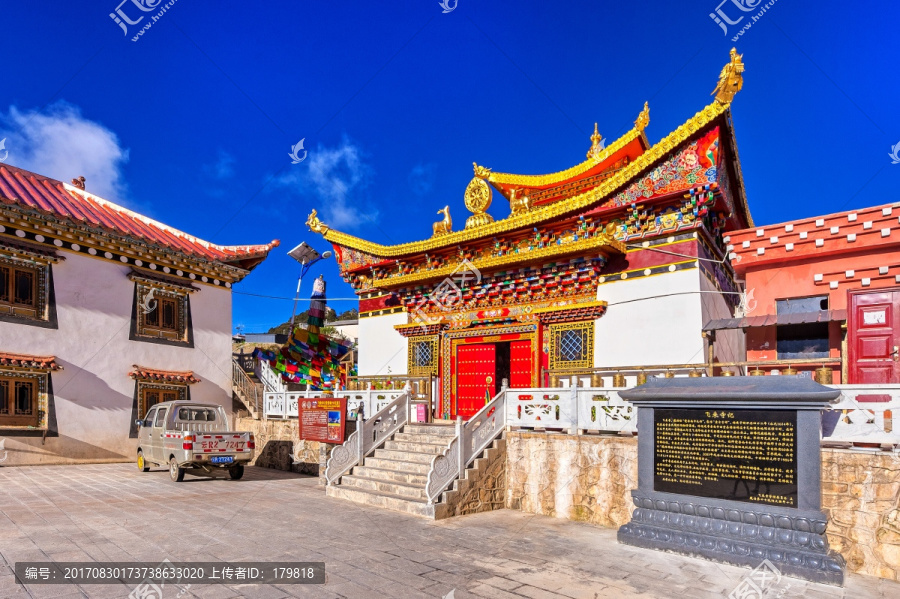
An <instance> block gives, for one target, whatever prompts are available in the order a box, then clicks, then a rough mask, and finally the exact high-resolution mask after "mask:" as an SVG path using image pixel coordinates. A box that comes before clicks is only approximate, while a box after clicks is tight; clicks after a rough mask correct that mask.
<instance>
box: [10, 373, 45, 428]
mask: <svg viewBox="0 0 900 599" xmlns="http://www.w3.org/2000/svg"><path fill="white" fill-rule="evenodd" d="M47 379H48V375H47V374H43V373H34V372H18V371H0V430H6V429H18V430H23V429H24V430H36V429H38V430H40V429H43V428H46V426H47V422H46V420H47V418H46V414H47V407H46V403H47V402H46V398H47V395H48V388H47V387H48V381H47ZM25 388H29V392H28V395H27V396H26V397H27V400H26V402H27V404H29V409H28V410H22V409H21V407H20V406H21V403H20V402H21V396H19V393H20V392H21V390H22V389H25Z"/></svg>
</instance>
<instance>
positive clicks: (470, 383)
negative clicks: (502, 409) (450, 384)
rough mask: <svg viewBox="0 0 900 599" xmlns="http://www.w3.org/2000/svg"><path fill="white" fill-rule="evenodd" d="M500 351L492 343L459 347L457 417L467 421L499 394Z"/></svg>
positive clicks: (457, 357)
mask: <svg viewBox="0 0 900 599" xmlns="http://www.w3.org/2000/svg"><path fill="white" fill-rule="evenodd" d="M496 371H497V348H496V347H495V346H494V344H492V343H486V344H478V345H460V346H459V347H458V348H457V350H456V373H457V374H456V414H454V416H462V417H463V418H465V419H466V420H468V419H469V418H471V417H472V416H473V415H475V413H476V412H478V410H480V409H481V408H483V407H484V404H485V403H486V402H485V397H487V396H488V395H490V397H491V398H493V397H494V395H495V394H496V391H495V389H496V385H497V381H496V380H494V379H495V378H496Z"/></svg>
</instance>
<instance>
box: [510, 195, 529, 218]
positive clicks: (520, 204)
mask: <svg viewBox="0 0 900 599" xmlns="http://www.w3.org/2000/svg"><path fill="white" fill-rule="evenodd" d="M518 194H519V190H518V189H513V190H512V192H511V193H510V194H509V207H510V208H511V209H512V213H511V215H513V216H514V215H516V214H521V213H523V212H528V211H529V210H531V198H530V197H528V196H522V197H521V198H520V197H519V195H518Z"/></svg>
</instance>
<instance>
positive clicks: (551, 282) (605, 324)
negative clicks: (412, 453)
mask: <svg viewBox="0 0 900 599" xmlns="http://www.w3.org/2000/svg"><path fill="white" fill-rule="evenodd" d="M742 72H743V63H742V61H741V56H739V55H738V54H737V53H736V52H735V51H734V50H732V53H731V60H730V62H729V63H728V64H727V65H726V66H725V67H724V68H723V70H722V73H721V75H720V78H719V83H718V86H717V87H716V90H715V91H714V94H715V99H714V100H713V102H712V103H711V104H709V105H708V106H706V107H704V108H703V109H702V110H700V111H699V112H698V113H696V114H695V115H693V116H692V117H690V118H689V119H687V121H685V122H684V123H683V124H682V125H681V126H679V127H678V128H676V129H675V130H674V131H672V132H671V133H669V134H668V135H665V136H664V137H663V138H662V139H661V140H659V141H658V142H656V143H655V144H652V143H650V141H649V140H648V138H647V135H646V129H647V126H648V124H649V122H650V115H649V107H648V106H647V105H646V104H645V105H644V108H643V110H642V111H641V112H640V113H639V114H638V117H637V119H636V120H635V121H634V126H633V127H632V128H631V129H630V130H629V131H628V132H627V133H625V134H624V135H623V136H622V137H620V138H619V139H617V140H615V141H613V142H612V143H609V144H605V142H604V140H603V139H602V137H601V135H600V134H599V133H598V131H597V128H596V126H595V131H594V134H593V135H592V136H591V145H590V148H589V149H588V152H587V157H586V159H585V160H582V161H580V162H578V163H577V164H575V165H574V166H571V167H569V168H567V169H565V170H562V171H559V172H554V173H550V174H544V175H523V174H512V173H504V172H499V171H494V170H492V169H490V168H485V167H483V166H479V165H478V164H475V167H474V177H473V178H472V180H471V181H470V182H469V184H468V186H467V187H466V190H465V194H464V201H465V206H466V208H467V209H468V210H469V211H470V212H471V213H472V214H471V216H469V217H468V218H467V219H466V220H465V223H464V226H463V227H462V228H461V229H459V230H456V229H455V228H454V225H453V222H452V219H451V216H450V213H451V208H450V207H445V208H444V209H442V210H440V211H439V213H440V214H443V220H441V221H440V222H437V223H435V224H434V227H433V231H432V233H433V234H432V235H431V237H430V238H428V239H424V240H422V241H413V242H409V243H402V244H398V245H391V246H386V245H380V244H377V243H372V242H369V241H366V240H364V239H360V238H358V237H354V236H351V235H348V234H346V233H342V232H340V231H337V230H335V229H332V228H331V227H329V226H328V224H327V223H323V222H322V221H321V220H319V218H318V215H317V213H316V211H313V213H312V214H311V215H310V216H309V219H308V221H307V225H308V226H309V227H310V229H311V230H313V231H315V232H318V233H320V234H322V235H323V236H324V237H325V239H326V240H328V241H329V242H331V244H332V245H333V247H334V249H335V255H336V258H337V260H338V262H339V265H340V269H341V273H342V275H343V277H344V279H345V280H346V281H347V282H349V283H350V284H351V285H352V286H353V288H354V289H355V290H356V293H357V294H358V295H359V298H360V306H359V311H360V322H359V373H360V375H376V374H380V375H384V374H386V373H388V372H390V373H393V374H402V373H407V374H410V375H430V376H433V377H436V380H437V381H438V389H439V392H438V394H437V395H438V401H437V402H436V405H435V416H436V417H438V418H449V417H455V416H457V415H460V416H463V417H468V416H470V415H472V414H474V413H475V412H477V410H478V409H479V408H481V407H482V406H483V405H484V404H485V398H486V397H492V396H493V395H494V394H495V392H496V390H497V389H498V388H499V385H500V384H501V380H502V379H508V381H509V384H510V386H511V387H513V388H516V387H522V388H525V387H538V386H542V385H546V384H547V383H548V380H549V376H550V375H549V373H550V372H552V371H564V370H565V369H567V368H568V369H575V368H591V367H607V366H609V367H613V366H623V367H624V366H630V365H641V364H646V365H661V364H695V363H696V364H703V363H704V362H706V361H708V360H710V361H712V360H718V361H728V360H742V359H744V339H743V333H742V332H740V331H733V330H731V331H729V330H723V331H720V332H718V334H717V335H716V336H715V342H713V337H712V336H710V335H704V332H703V325H704V323H706V322H708V321H710V320H714V319H723V318H730V317H733V316H734V309H735V307H736V305H737V303H738V300H739V297H740V291H741V290H740V289H739V286H738V285H737V284H736V282H735V278H734V272H733V270H732V268H731V266H730V263H729V262H728V260H727V257H726V243H725V241H724V240H723V237H724V236H726V235H728V233H729V232H730V231H734V230H738V229H745V228H747V227H751V226H752V225H753V222H752V220H751V217H750V213H749V210H748V207H747V199H746V196H745V192H744V185H743V181H742V175H741V167H740V161H739V158H738V152H737V146H736V143H735V137H734V131H733V127H732V121H731V102H732V99H733V97H734V95H735V93H736V92H737V91H739V90H740V88H741V85H742ZM496 194H499V195H500V196H502V201H504V202H508V204H509V209H508V214H507V216H506V217H505V218H503V219H500V220H495V219H494V218H493V217H492V216H491V215H490V214H488V212H487V210H488V208H489V206H490V205H491V203H492V201H493V199H494V195H496Z"/></svg>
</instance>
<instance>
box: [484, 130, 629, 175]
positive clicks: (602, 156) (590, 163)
mask: <svg viewBox="0 0 900 599" xmlns="http://www.w3.org/2000/svg"><path fill="white" fill-rule="evenodd" d="M641 138H643V140H644V143H645V144H646V139H647V138H646V137H645V136H644V132H643V131H642V130H639V129H631V130H630V131H628V133H626V134H625V135H623V136H622V137H620V138H619V139H617V140H616V141H614V142H613V143H611V144H609V145H608V146H606V147H605V148H603V151H602V152H600V153H599V154H597V155H596V156H594V157H593V158H588V159H587V160H585V161H584V162H582V163H580V164H576V165H575V166H573V167H570V168H567V169H566V170H564V171H559V172H556V173H549V174H546V175H516V174H513V173H495V172H490V173H488V175H487V177H482V179H484V180H485V181H487V182H488V183H491V184H493V185H495V186H496V187H504V188H505V187H508V186H517V187H530V188H543V187H548V186H550V185H557V184H559V183H565V182H567V181H570V180H572V179H577V178H578V177H580V176H582V175H584V174H585V173H587V172H588V171H590V170H591V169H593V168H595V167H597V166H598V165H600V164H602V163H603V162H605V161H606V160H607V159H609V158H610V157H611V156H613V155H614V154H616V152H618V151H619V150H622V149H624V148H625V146H627V145H628V144H629V143H631V142H632V141H634V140H635V139H641ZM644 149H645V150H646V149H647V145H644Z"/></svg>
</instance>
